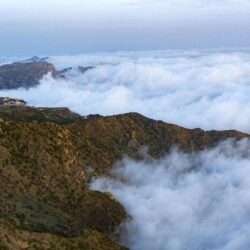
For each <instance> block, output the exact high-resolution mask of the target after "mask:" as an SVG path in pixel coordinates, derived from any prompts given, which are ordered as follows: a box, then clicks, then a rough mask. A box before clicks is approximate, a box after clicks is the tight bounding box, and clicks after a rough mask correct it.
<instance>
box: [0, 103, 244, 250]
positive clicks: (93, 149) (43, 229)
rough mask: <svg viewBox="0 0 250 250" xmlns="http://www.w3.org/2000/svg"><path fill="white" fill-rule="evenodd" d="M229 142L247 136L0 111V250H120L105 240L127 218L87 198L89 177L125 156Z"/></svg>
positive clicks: (136, 117)
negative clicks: (177, 147)
mask: <svg viewBox="0 0 250 250" xmlns="http://www.w3.org/2000/svg"><path fill="white" fill-rule="evenodd" d="M229 137H234V138H236V139H241V138H244V137H248V135H247V134H244V133H241V132H237V131H233V130H231V131H222V132H217V131H210V132H205V131H203V130H201V129H195V130H189V129H185V128H182V127H179V126H176V125H172V124H167V123H164V122H161V121H154V120H151V119H149V118H146V117H144V116H142V115H140V114H137V113H130V114H124V115H117V116H109V117H102V116H98V115H94V116H88V117H81V116H79V115H77V114H75V113H72V112H70V110H68V109H66V108H63V109H48V108H37V109H36V108H30V107H1V108H0V159H1V160H0V204H1V206H0V218H1V219H0V227H1V230H0V242H1V244H2V245H1V244H0V246H1V247H2V248H3V249H4V248H6V249H49V248H53V249H110V250H112V249H123V248H122V247H120V246H118V245H117V244H116V243H115V242H114V241H112V240H110V238H108V237H115V235H114V233H115V232H117V229H118V227H119V225H120V224H121V223H122V222H123V221H124V220H125V219H126V213H125V211H124V209H123V207H122V206H121V205H120V204H119V203H118V202H117V201H116V200H115V199H114V198H113V197H112V195H110V194H105V193H99V192H94V191H90V190H89V189H88V182H89V180H90V178H91V177H92V176H95V175H103V174H106V173H107V170H108V169H110V167H111V166H112V165H113V164H114V163H115V162H116V161H117V160H119V159H121V158H122V157H123V156H124V155H125V154H128V155H130V156H132V157H138V155H137V152H138V150H139V149H140V148H141V147H142V146H148V153H149V154H150V155H151V156H152V157H160V156H162V155H164V154H165V153H167V152H168V151H169V150H170V149H171V147H172V146H174V145H178V146H179V147H180V148H181V149H182V150H184V151H194V150H200V149H203V148H205V147H212V146H214V145H216V143H218V142H219V141H220V140H224V139H227V138H229ZM55 242H57V243H56V244H55ZM17 246H18V247H17ZM101 246H102V248H101ZM36 247H37V248H36ZM70 247H71V248H70Z"/></svg>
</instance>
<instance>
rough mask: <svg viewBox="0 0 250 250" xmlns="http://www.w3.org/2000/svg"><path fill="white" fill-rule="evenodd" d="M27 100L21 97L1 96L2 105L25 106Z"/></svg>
mask: <svg viewBox="0 0 250 250" xmlns="http://www.w3.org/2000/svg"><path fill="white" fill-rule="evenodd" d="M24 105H26V102H25V101H24V100H21V99H15V98H10V97H0V106H24Z"/></svg>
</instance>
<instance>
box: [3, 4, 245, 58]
mask: <svg viewBox="0 0 250 250" xmlns="http://www.w3.org/2000/svg"><path fill="white" fill-rule="evenodd" d="M249 24H250V0H209V1H208V0H154V1H153V0H91V1H90V0H70V1H69V0H68V1H66V0H43V1H40V0H8V1H0V37H1V39H0V55H33V54H39V55H40V54H44V55H50V54H77V53H84V52H96V51H120V50H152V49H190V48H219V47H248V45H249V42H250V25H249Z"/></svg>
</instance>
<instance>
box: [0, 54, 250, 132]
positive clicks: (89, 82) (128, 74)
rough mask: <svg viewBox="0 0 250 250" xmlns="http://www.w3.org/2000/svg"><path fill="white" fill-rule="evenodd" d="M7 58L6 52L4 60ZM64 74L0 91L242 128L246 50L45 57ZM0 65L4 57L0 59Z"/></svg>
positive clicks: (93, 109) (88, 109)
mask: <svg viewBox="0 0 250 250" xmlns="http://www.w3.org/2000/svg"><path fill="white" fill-rule="evenodd" d="M5 60H7V59H5ZM49 60H50V62H52V63H53V64H54V65H55V66H56V68H57V69H58V70H61V69H64V68H67V67H72V66H73V67H77V66H95V68H94V69H92V70H89V71H87V72H85V73H84V74H82V73H80V72H79V71H77V70H76V68H75V70H72V71H70V72H69V73H68V74H67V80H63V79H58V80H54V79H52V78H51V77H49V76H46V77H45V78H44V79H43V80H42V81H41V84H40V85H39V86H37V87H34V88H31V89H29V90H27V89H18V90H10V91H0V96H6V95H7V96H12V97H16V98H23V99H25V100H26V101H28V103H29V104H30V105H34V106H53V107H55V106H66V107H69V108H70V109H72V110H73V111H75V112H78V113H80V114H82V115H87V114H93V113H94V114H96V113H99V114H102V115H113V114H118V113H125V112H130V111H133V112H140V113H142V114H143V115H145V116H148V117H151V118H155V119H161V120H164V121H166V122H170V123H175V124H179V125H182V126H185V127H188V128H195V127H201V128H203V129H231V128H232V129H238V130H242V131H246V132H250V126H249V124H250V52H249V51H248V50H245V51H241V52H233V51H230V50H224V51H151V52H134V53H133V52H123V53H122V52H120V53H99V54H86V55H84V54H83V55H76V56H56V57H50V59H49ZM0 62H1V64H3V63H4V60H3V59H2V60H0Z"/></svg>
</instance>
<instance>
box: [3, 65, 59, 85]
mask: <svg viewBox="0 0 250 250" xmlns="http://www.w3.org/2000/svg"><path fill="white" fill-rule="evenodd" d="M48 73H50V74H51V76H52V77H53V78H56V77H57V71H56V69H55V67H54V66H53V65H52V64H51V63H48V62H43V61H42V62H40V61H38V62H28V63H13V64H6V65H3V66H0V89H15V88H20V87H24V88H29V87H33V86H36V85H38V84H39V81H40V80H41V79H42V78H43V77H44V76H45V75H47V74H48Z"/></svg>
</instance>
